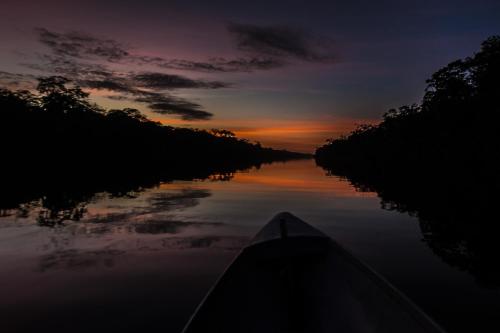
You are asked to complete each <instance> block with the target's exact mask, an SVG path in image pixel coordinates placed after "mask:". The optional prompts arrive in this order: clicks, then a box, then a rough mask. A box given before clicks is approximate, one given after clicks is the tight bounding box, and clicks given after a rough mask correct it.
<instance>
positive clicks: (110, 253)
mask: <svg viewBox="0 0 500 333" xmlns="http://www.w3.org/2000/svg"><path fill="white" fill-rule="evenodd" d="M124 253H125V251H121V250H117V249H103V250H92V251H85V250H77V249H66V250H60V251H55V252H52V253H50V254H47V255H44V256H42V257H40V265H39V267H38V270H39V271H40V272H45V271H48V270H53V269H67V270H80V269H87V268H90V267H113V266H114V264H115V257H116V256H118V255H122V254H124Z"/></svg>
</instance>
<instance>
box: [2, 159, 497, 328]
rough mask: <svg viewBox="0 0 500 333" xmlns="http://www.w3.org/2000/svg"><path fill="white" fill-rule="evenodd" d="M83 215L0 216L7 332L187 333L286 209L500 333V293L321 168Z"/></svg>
mask: <svg viewBox="0 0 500 333" xmlns="http://www.w3.org/2000/svg"><path fill="white" fill-rule="evenodd" d="M45 206H47V205H45ZM75 206H76V208H75V209H73V211H72V213H71V214H72V215H71V217H72V218H73V219H78V221H72V220H68V221H62V222H61V223H56V224H55V225H53V226H47V223H44V222H45V220H47V219H49V220H50V217H51V215H50V214H51V213H50V211H48V210H47V209H46V207H44V206H43V205H41V203H40V202H38V201H34V202H31V203H27V204H24V205H23V206H22V209H16V210H4V211H2V216H1V217H0V316H1V317H2V318H1V319H2V320H1V325H2V329H1V331H2V332H17V331H35V330H36V331H43V332H63V331H71V332H84V331H85V332H86V331H89V330H92V331H96V330H97V331H104V330H108V331H109V330H111V331H118V330H120V331H137V330H142V331H147V330H148V329H151V330H152V329H153V328H158V327H160V328H161V329H163V331H164V332H179V331H180V330H181V329H182V327H183V325H184V324H185V322H186V321H187V319H188V318H189V316H190V315H191V313H192V312H193V310H194V309H195V307H196V306H197V304H198V303H199V301H200V300H201V299H202V298H203V296H204V295H205V293H206V292H207V291H208V289H209V288H210V286H211V285H212V284H213V283H214V281H215V280H216V279H217V277H218V276H219V275H220V274H221V273H222V271H223V270H224V268H225V266H226V265H228V264H229V263H230V262H231V260H232V259H233V258H234V256H235V255H236V254H237V253H238V251H239V250H240V249H241V248H242V247H243V246H244V245H245V244H246V242H247V241H248V240H249V239H250V238H251V237H252V236H253V235H254V234H255V233H256V232H257V231H258V230H259V229H260V228H261V227H262V226H263V225H264V224H265V223H266V222H267V221H268V220H269V219H270V218H271V217H272V216H273V215H275V214H276V213H278V212H280V211H290V212H292V213H294V214H296V215H297V216H299V217H300V218H302V219H304V220H305V221H307V222H309V223H310V224H312V225H314V226H316V227H317V228H319V229H320V230H322V231H324V232H325V233H327V234H328V235H330V236H331V237H332V238H334V239H335V240H337V241H338V242H339V243H341V244H342V245H343V246H344V247H346V248H347V249H349V250H350V251H351V252H353V253H354V254H355V255H357V256H359V257H360V258H361V259H362V260H364V261H366V262H367V263H368V264H370V265H371V266H372V267H373V268H375V269H376V270H377V271H379V272H380V273H381V274H383V275H384V276H385V277H386V278H387V279H389V280H390V281H391V282H392V283H393V284H395V285H396V286H397V287H398V288H400V289H401V290H402V291H403V292H405V293H406V294H407V295H408V296H409V297H410V298H412V299H413V300H414V301H415V302H416V303H417V304H418V305H420V306H421V307H422V308H423V309H424V310H425V311H426V312H428V313H429V314H430V315H431V316H432V317H434V318H435V319H436V321H438V322H439V323H441V324H442V325H443V326H444V327H446V328H447V329H448V330H449V331H450V332H466V331H468V332H470V331H471V330H472V331H478V330H481V329H483V330H485V331H486V330H487V331H500V293H499V291H498V290H497V289H492V288H490V289H488V288H484V287H481V286H479V285H478V284H477V283H476V281H475V279H474V277H472V276H471V275H469V274H468V273H466V272H462V271H460V270H458V269H456V268H454V267H452V266H450V265H448V264H446V263H445V262H444V261H442V260H441V259H440V258H439V257H438V256H436V255H435V254H434V253H433V252H432V251H431V250H430V249H429V247H428V246H427V245H426V243H424V242H422V233H421V230H420V227H419V223H418V220H417V219H416V218H414V217H410V216H408V215H406V214H401V213H398V212H394V211H387V210H383V209H381V205H380V200H379V198H378V197H377V195H376V194H375V193H361V192H358V191H356V190H355V189H354V188H353V187H352V186H351V185H350V184H349V183H348V182H347V181H345V180H342V179H339V178H338V177H335V176H326V175H325V171H324V170H322V169H320V168H318V167H316V166H315V163H314V161H312V160H308V161H307V160H306V161H295V162H287V163H278V164H272V165H265V166H263V167H262V168H260V169H253V170H250V171H247V172H241V173H237V174H235V175H234V177H233V178H232V179H231V180H226V181H220V180H218V179H217V177H214V178H213V179H210V180H204V181H174V182H171V183H163V184H160V185H158V186H157V187H155V188H149V189H146V190H144V191H141V192H137V193H129V194H128V195H127V196H121V197H117V196H114V197H113V196H111V195H109V194H106V193H97V194H96V195H95V196H94V197H93V198H92V199H91V200H90V201H89V202H85V203H79V204H77V205H75ZM75 216H76V217H75ZM61 220H63V219H61ZM49 224H50V223H49ZM488 325H489V329H487V327H488Z"/></svg>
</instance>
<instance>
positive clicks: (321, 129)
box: [151, 117, 375, 153]
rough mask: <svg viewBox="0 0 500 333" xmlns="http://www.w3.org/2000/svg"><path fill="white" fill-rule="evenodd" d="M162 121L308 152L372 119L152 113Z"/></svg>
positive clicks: (154, 119) (266, 144)
mask: <svg viewBox="0 0 500 333" xmlns="http://www.w3.org/2000/svg"><path fill="white" fill-rule="evenodd" d="M151 120H153V121H159V122H160V123H162V124H164V125H169V126H180V127H190V128H200V129H211V128H221V129H227V130H230V131H232V132H234V133H235V134H236V136H238V137H239V138H244V139H248V140H250V141H258V142H260V143H261V144H262V145H264V146H267V147H272V148H277V149H288V150H294V151H301V152H306V153H311V152H313V151H314V150H315V148H316V147H318V146H321V145H322V144H324V143H325V141H326V140H327V139H329V138H336V137H339V136H340V135H342V134H347V133H349V132H350V131H351V130H353V129H354V128H355V127H356V126H357V124H360V123H375V120H373V119H354V118H352V119H351V118H340V119H327V120H314V121H312V120H280V119H248V120H246V119H245V120H243V119H214V120H210V121H207V122H203V121H200V122H196V123H189V122H186V121H185V120H182V119H178V118H168V119H166V118H164V117H152V118H151Z"/></svg>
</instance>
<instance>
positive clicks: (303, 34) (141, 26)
mask: <svg viewBox="0 0 500 333" xmlns="http://www.w3.org/2000/svg"><path fill="white" fill-rule="evenodd" d="M0 13H1V20H0V40H1V41H2V42H1V43H0V86H8V87H10V88H13V89H23V88H32V87H33V82H34V78H36V77H37V76H43V75H56V74H57V75H64V76H67V77H69V78H71V79H73V80H74V81H75V82H77V83H78V84H79V85H81V86H82V87H84V88H85V89H86V90H88V91H89V92H90V93H91V97H92V99H93V100H94V101H95V102H97V103H98V104H99V105H102V106H103V107H106V108H123V107H134V108H137V109H139V110H141V111H143V112H144V113H146V114H147V115H148V117H150V118H151V119H154V120H157V121H161V122H162V123H164V124H168V125H174V126H186V127H196V128H207V129H209V128H225V129H228V130H232V131H234V132H235V133H236V134H237V135H238V136H241V137H245V138H248V139H251V140H258V141H260V142H261V143H262V144H264V145H267V146H272V147H276V148H287V149H291V150H297V151H304V152H312V151H313V150H314V147H316V146H318V145H320V144H322V143H323V142H324V141H325V139H327V138H329V137H336V136H338V135H340V134H342V133H346V132H348V131H349V130H350V129H352V128H353V127H354V126H355V125H356V124H359V123H365V122H374V121H376V120H377V119H378V118H379V117H380V116H381V114H382V113H383V112H385V111H386V110H387V109H389V108H394V107H398V106H400V105H402V104H409V103H414V102H419V100H420V98H421V96H422V94H423V91H424V88H425V79H426V78H428V77H429V76H430V75H431V74H432V73H433V72H434V71H436V70H437V69H438V68H440V67H442V66H444V65H446V64H447V63H448V62H450V61H452V60H455V59H458V58H463V57H465V56H467V55H470V54H472V53H473V52H474V51H476V50H478V48H479V46H480V43H481V41H483V40H484V39H486V38H487V37H488V36H491V35H495V34H500V1H498V0H490V1H482V0H477V1H459V0H456V1H449V0H444V1H414V2H413V1H412V2H410V1H334V0H331V1H269V0H268V1H190V0H183V1H165V0H163V1H160V0H158V1H152V0H143V1H138V0H135V1H133V0H120V1H118V0H110V1H104V0H101V1H95V0H87V1H79V2H76V1H62V0H59V1H56V0H31V1H22V0H17V1H12V0H2V1H1V2H0Z"/></svg>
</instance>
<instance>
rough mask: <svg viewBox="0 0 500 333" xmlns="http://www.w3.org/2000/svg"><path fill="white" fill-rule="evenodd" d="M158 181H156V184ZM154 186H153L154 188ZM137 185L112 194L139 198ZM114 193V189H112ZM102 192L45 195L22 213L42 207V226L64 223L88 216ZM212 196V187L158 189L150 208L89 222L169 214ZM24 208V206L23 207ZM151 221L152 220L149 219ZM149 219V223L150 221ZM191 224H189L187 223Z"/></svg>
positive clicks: (167, 227)
mask: <svg viewBox="0 0 500 333" xmlns="http://www.w3.org/2000/svg"><path fill="white" fill-rule="evenodd" d="M156 185H158V184H155V186H156ZM151 188H152V187H151ZM151 188H142V189H141V190H140V191H147V190H150V189H151ZM140 191H139V190H138V189H136V188H134V189H133V190H131V191H129V192H126V191H123V188H122V190H121V191H119V192H114V193H113V194H112V195H111V196H112V197H125V198H135V197H136V196H138V195H139V194H140ZM110 192H113V191H112V189H110ZM100 195H101V196H102V193H99V194H98V193H93V192H78V190H77V189H75V191H73V192H63V193H60V192H52V193H49V194H47V195H45V196H44V197H43V198H42V199H41V200H40V201H39V202H37V203H36V204H31V205H23V208H22V214H24V215H25V216H27V215H28V214H29V212H30V211H33V210H35V209H37V210H38V216H37V222H38V224H39V225H41V226H48V227H53V226H56V225H60V224H63V223H64V222H65V221H80V220H82V219H83V218H84V217H85V214H86V212H87V208H86V207H87V205H88V204H89V203H90V202H92V201H95V200H96V199H97V197H98V196H100ZM210 195H211V193H210V191H209V190H206V189H192V188H182V189H180V190H176V191H174V192H158V193H154V194H152V195H151V196H150V197H149V198H148V200H147V202H148V206H147V207H141V208H134V209H133V210H132V211H130V212H124V213H117V214H111V215H109V216H108V215H105V216H103V217H94V218H92V219H90V220H88V222H92V223H105V222H113V221H117V220H120V221H123V220H128V219H132V218H135V219H137V218H139V217H141V216H151V215H153V214H160V213H166V212H169V211H171V210H175V209H183V208H188V207H194V206H196V205H198V204H199V203H200V201H199V200H200V199H203V198H207V197H209V196H210ZM20 209H21V208H20ZM149 222H151V221H149ZM149 222H147V223H149ZM186 225H188V224H186ZM178 227H180V226H179V225H175V223H166V224H162V223H158V222H155V221H154V220H153V222H151V223H150V224H148V225H143V223H138V226H137V229H138V230H139V229H140V230H139V231H141V230H142V231H143V232H147V231H146V230H157V231H161V230H164V231H165V232H168V230H170V231H171V232H173V231H174V229H175V228H178Z"/></svg>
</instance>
